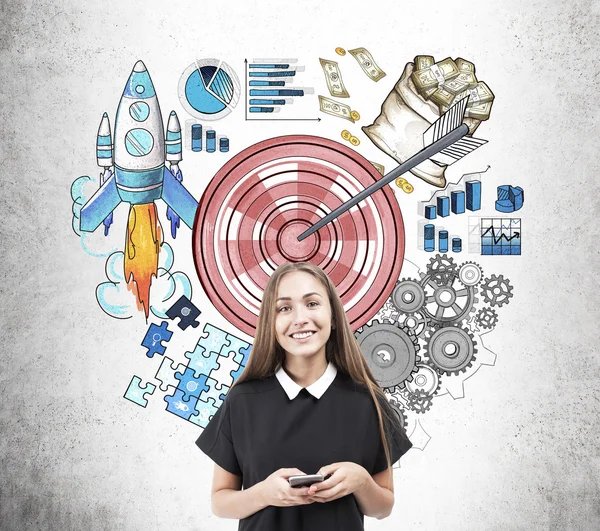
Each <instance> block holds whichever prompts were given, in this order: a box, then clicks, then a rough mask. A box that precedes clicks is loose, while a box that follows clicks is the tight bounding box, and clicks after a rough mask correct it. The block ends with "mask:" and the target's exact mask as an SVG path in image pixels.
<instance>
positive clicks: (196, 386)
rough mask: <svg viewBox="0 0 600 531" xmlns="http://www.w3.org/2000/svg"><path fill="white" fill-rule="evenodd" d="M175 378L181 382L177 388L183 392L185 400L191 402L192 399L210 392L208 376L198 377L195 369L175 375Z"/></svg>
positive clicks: (187, 369) (188, 369)
mask: <svg viewBox="0 0 600 531" xmlns="http://www.w3.org/2000/svg"><path fill="white" fill-rule="evenodd" d="M178 375H179V376H178ZM175 378H177V379H178V380H179V385H178V386H177V388H178V389H179V390H181V391H182V392H183V398H184V400H189V399H190V398H191V397H196V398H198V397H199V396H200V394H201V393H202V392H203V391H208V390H210V388H209V387H208V386H207V385H206V375H205V374H201V375H200V376H199V377H196V376H195V375H194V369H190V368H186V369H185V371H184V372H183V373H175Z"/></svg>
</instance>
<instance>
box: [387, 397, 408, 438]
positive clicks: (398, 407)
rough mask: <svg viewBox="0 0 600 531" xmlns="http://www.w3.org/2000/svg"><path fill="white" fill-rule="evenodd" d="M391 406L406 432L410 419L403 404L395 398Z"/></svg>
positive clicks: (392, 399)
mask: <svg viewBox="0 0 600 531" xmlns="http://www.w3.org/2000/svg"><path fill="white" fill-rule="evenodd" d="M390 404H391V406H392V407H393V408H394V413H396V416H397V417H398V420H400V426H402V429H404V430H405V429H406V425H407V424H408V419H407V418H406V412H405V411H404V408H403V407H402V404H401V403H400V402H399V401H398V400H396V399H395V398H393V397H391V398H390Z"/></svg>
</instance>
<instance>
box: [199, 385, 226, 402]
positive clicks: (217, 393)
mask: <svg viewBox="0 0 600 531" xmlns="http://www.w3.org/2000/svg"><path fill="white" fill-rule="evenodd" d="M228 392H229V386H228V385H225V384H221V383H219V382H217V381H216V380H215V379H214V378H207V379H206V389H205V390H204V391H203V392H202V393H201V394H200V397H199V401H204V402H206V401H207V400H208V399H209V398H212V399H213V401H214V404H215V406H216V407H221V404H222V403H223V400H225V397H226V396H227V393H228Z"/></svg>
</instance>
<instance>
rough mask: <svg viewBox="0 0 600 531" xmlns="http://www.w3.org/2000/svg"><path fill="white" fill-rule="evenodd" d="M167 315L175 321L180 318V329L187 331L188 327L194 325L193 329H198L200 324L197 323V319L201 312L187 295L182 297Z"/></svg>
mask: <svg viewBox="0 0 600 531" xmlns="http://www.w3.org/2000/svg"><path fill="white" fill-rule="evenodd" d="M167 315H168V316H169V319H175V318H176V317H179V324H178V325H177V326H179V328H181V329H182V330H185V329H186V328H187V327H188V326H190V325H192V327H193V328H197V327H198V325H199V324H200V323H199V322H198V321H196V317H198V316H199V315H200V310H199V309H198V308H196V306H194V305H193V304H192V301H191V300H190V299H188V298H187V297H186V296H185V295H182V296H181V297H180V298H179V300H178V301H177V302H176V303H175V304H173V306H171V307H170V308H169V309H168V310H167Z"/></svg>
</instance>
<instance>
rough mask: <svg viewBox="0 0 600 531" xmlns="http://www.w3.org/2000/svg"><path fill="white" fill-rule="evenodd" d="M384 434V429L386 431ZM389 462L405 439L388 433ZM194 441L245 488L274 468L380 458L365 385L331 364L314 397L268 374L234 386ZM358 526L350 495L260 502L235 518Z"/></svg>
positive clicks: (263, 529)
mask: <svg viewBox="0 0 600 531" xmlns="http://www.w3.org/2000/svg"><path fill="white" fill-rule="evenodd" d="M386 435H387V433H386ZM388 437H389V439H390V444H391V454H392V464H393V463H395V462H396V461H397V460H398V459H399V458H400V457H401V456H402V455H404V454H405V453H406V452H407V451H408V450H409V449H410V448H411V447H412V443H411V442H410V440H409V439H408V438H407V437H406V434H405V433H404V432H402V433H394V434H390V435H388ZM196 444H197V445H198V446H199V448H200V449H201V450H202V451H203V452H204V453H205V454H207V455H208V456H209V457H210V458H211V459H212V460H213V461H214V462H215V463H217V464H218V465H219V466H221V467H222V468H224V469H225V470H227V471H228V472H231V473H232V474H236V475H239V476H242V487H243V488H244V489H248V488H250V487H252V486H253V485H255V484H256V483H259V482H260V481H263V480H264V479H266V478H267V477H268V476H269V475H271V474H272V473H273V472H275V471H276V470H278V469H280V468H299V469H300V470H302V471H303V472H304V473H306V474H315V473H317V472H318V470H319V469H320V468H321V467H322V466H325V465H329V464H332V463H337V462H341V461H352V462H354V463H358V464H359V465H361V466H362V467H364V468H365V469H366V470H367V471H368V472H369V473H370V474H371V475H374V474H376V473H378V472H381V471H382V470H386V468H387V463H386V459H385V452H384V449H383V444H382V441H381V437H380V435H379V425H378V419H377V412H376V409H375V405H374V404H373V399H372V398H371V395H370V394H369V392H368V390H367V389H366V387H364V386H362V385H360V384H357V383H355V382H354V381H353V380H352V379H351V378H350V377H349V376H348V375H347V374H345V373H343V372H342V371H340V370H338V372H337V374H336V376H335V379H334V380H333V382H332V384H331V385H330V386H329V388H328V389H327V390H326V391H325V393H324V394H323V395H322V396H321V398H320V399H317V398H315V397H314V396H312V395H311V394H310V393H309V392H308V391H306V389H303V390H302V391H301V392H300V394H298V396H297V397H296V398H294V399H293V400H290V399H289V398H288V396H287V395H286V393H285V391H284V390H283V388H282V387H281V384H280V383H279V381H278V380H277V378H276V377H275V375H273V376H270V377H268V378H265V379H263V380H252V381H247V382H243V383H241V384H239V385H236V386H235V387H233V389H231V391H229V393H228V394H227V396H226V398H225V400H224V401H223V404H222V405H221V407H220V408H219V410H218V411H217V413H216V414H215V415H214V416H213V418H212V420H211V421H210V422H209V423H208V425H207V426H206V428H205V429H204V431H203V432H202V434H201V435H200V437H199V438H198V440H197V441H196ZM321 529H323V530H343V531H354V530H356V531H362V530H364V515H363V513H362V512H361V510H360V508H359V506H358V503H357V502H356V499H355V498H354V495H353V494H349V495H347V496H344V497H342V498H338V499H336V500H332V501H330V502H327V503H319V502H315V503H311V504H307V505H297V506H292V507H275V506H269V507H266V508H264V509H262V510H260V511H258V512H256V513H254V514H252V515H250V516H249V517H247V518H244V519H242V520H240V522H239V527H238V530H239V531H250V530H253V531H254V530H257V531H258V530H260V531H319V530H321Z"/></svg>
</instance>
